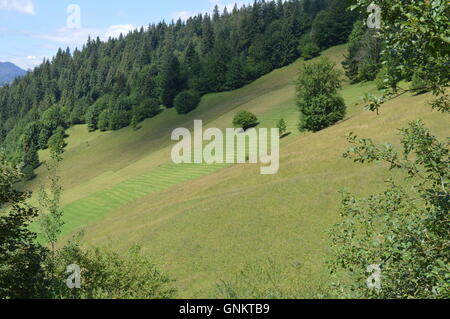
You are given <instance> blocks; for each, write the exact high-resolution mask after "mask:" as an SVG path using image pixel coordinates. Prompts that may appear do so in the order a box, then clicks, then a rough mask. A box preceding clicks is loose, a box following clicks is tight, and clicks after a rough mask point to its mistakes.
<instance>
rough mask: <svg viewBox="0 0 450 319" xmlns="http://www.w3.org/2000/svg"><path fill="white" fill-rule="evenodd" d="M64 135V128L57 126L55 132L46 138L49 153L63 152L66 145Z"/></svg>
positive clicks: (59, 154)
mask: <svg viewBox="0 0 450 319" xmlns="http://www.w3.org/2000/svg"><path fill="white" fill-rule="evenodd" d="M65 136H66V133H65V131H64V128H62V127H58V129H57V130H56V133H55V134H53V135H52V136H51V137H50V139H49V140H48V147H49V149H50V152H51V153H54V154H57V155H58V156H61V155H62V153H64V147H65V146H66V142H65V141H64V138H65Z"/></svg>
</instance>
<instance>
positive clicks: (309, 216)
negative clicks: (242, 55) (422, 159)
mask: <svg viewBox="0 0 450 319" xmlns="http://www.w3.org/2000/svg"><path fill="white" fill-rule="evenodd" d="M344 52H345V47H344V46H339V47H335V48H332V49H330V50H327V51H326V52H325V53H324V54H323V55H325V56H327V57H329V58H330V59H332V60H334V61H336V62H339V61H340V60H342V57H343V53H344ZM302 63H304V62H302V61H298V62H296V63H294V64H293V65H290V66H288V67H285V68H283V69H280V70H276V71H274V72H272V73H270V74H268V75H267V76H265V77H263V78H261V79H259V80H258V81H256V82H254V83H252V84H250V85H248V86H246V87H244V88H242V89H240V90H237V91H233V92H226V93H219V94H212V95H208V96H206V97H204V99H203V101H202V103H201V105H200V107H199V108H198V109H197V110H195V111H194V112H192V113H191V114H189V115H186V116H178V115H176V114H175V112H174V111H173V110H167V111H165V112H164V113H162V114H161V115H159V116H158V117H156V118H154V119H149V120H147V121H145V122H144V123H143V125H142V128H141V130H139V131H137V132H134V131H132V130H131V129H124V130H121V131H118V132H109V133H87V131H86V128H85V127H84V126H78V127H74V128H72V129H71V130H70V131H69V134H70V137H69V139H68V143H69V144H68V147H67V151H66V153H65V154H64V161H63V163H62V166H61V172H60V175H61V176H62V181H63V186H64V188H65V195H64V199H63V200H64V203H65V204H67V205H66V207H65V213H66V221H67V224H66V226H65V229H64V231H65V234H69V233H70V232H73V231H75V230H77V229H80V228H85V230H86V240H87V242H88V243H90V244H100V245H110V244H111V245H113V246H114V247H115V248H117V249H119V250H122V249H126V248H128V247H130V246H131V245H134V244H139V245H141V246H142V247H143V249H144V251H145V252H146V253H147V254H149V255H151V256H152V257H153V258H154V259H155V261H156V263H157V264H159V265H160V267H161V268H162V269H165V270H166V271H167V272H168V273H169V275H171V276H172V277H174V278H176V279H177V286H178V288H179V297H213V296H214V294H215V284H216V283H217V282H218V281H219V280H220V279H229V278H232V277H233V276H234V274H235V273H236V272H238V271H239V270H240V269H241V267H242V266H244V265H245V264H247V263H257V262H261V260H264V259H265V258H266V257H271V258H273V259H274V260H276V261H277V262H278V263H279V264H280V265H282V266H283V268H284V269H285V270H286V272H287V274H289V275H290V276H294V277H295V278H296V279H297V281H298V286H299V290H300V293H301V294H302V296H300V297H309V295H308V291H312V290H314V289H316V288H317V287H319V286H320V285H321V284H324V283H326V282H328V274H327V270H326V265H325V260H326V258H327V256H328V255H329V240H328V235H327V231H328V230H329V227H330V226H331V225H332V224H333V223H335V222H336V221H337V218H338V206H339V194H338V191H339V190H340V189H342V188H343V187H347V188H348V189H349V190H351V191H353V192H357V193H361V194H368V193H372V192H374V191H376V190H379V189H381V188H382V187H383V180H384V179H385V178H386V175H385V168H384V167H382V166H380V165H369V166H360V165H356V164H353V163H352V162H350V161H348V160H345V159H343V158H342V153H343V152H344V151H345V150H346V148H347V143H346V139H345V136H346V135H347V133H348V132H350V131H353V132H357V133H358V134H360V135H362V136H369V137H374V138H375V139H376V140H377V141H380V142H383V141H394V142H395V141H398V136H397V134H398V130H397V129H398V128H400V127H403V126H405V125H406V124H407V122H408V121H409V120H412V119H416V118H422V119H423V120H424V121H425V122H426V123H427V124H428V125H429V126H431V127H432V128H433V130H434V132H435V133H438V134H439V135H441V136H445V134H446V133H447V134H448V127H447V126H446V123H445V121H444V120H443V119H442V116H441V115H440V114H439V113H437V112H431V111H430V108H429V107H428V106H426V105H425V103H426V101H427V99H429V98H430V97H429V96H427V95H421V96H403V97H401V98H399V99H397V100H395V101H393V102H391V103H388V104H386V105H385V106H384V107H383V109H382V112H381V114H380V115H379V116H377V115H376V114H374V113H371V112H367V111H365V110H363V108H362V106H361V104H360V103H359V102H360V101H361V96H362V95H363V94H364V93H365V92H373V91H374V86H373V84H371V83H366V84H362V85H361V84H359V85H349V84H346V85H345V87H344V89H343V91H342V92H341V94H342V95H343V96H344V98H345V100H346V102H347V105H348V106H349V112H348V113H349V114H348V117H347V119H346V120H345V121H343V122H341V123H339V124H338V125H335V126H333V127H331V128H328V129H326V130H323V131H321V132H319V133H315V134H312V133H302V134H300V133H299V132H298V131H297V130H296V123H297V120H298V116H299V115H298V112H297V110H296V107H295V102H294V99H295V86H294V80H295V79H296V77H297V74H298V70H299V68H300V66H301V64H302ZM241 109H245V110H248V111H252V112H254V113H255V114H256V115H257V116H258V117H259V119H260V121H261V127H273V126H274V125H275V124H276V122H277V121H278V120H279V119H280V118H281V117H284V118H285V119H286V120H287V122H288V127H289V131H291V132H292V134H291V135H289V136H288V137H287V138H285V139H283V141H282V146H281V162H280V172H279V173H278V174H276V175H269V176H267V175H266V176H264V175H260V174H259V168H260V165H248V164H243V165H227V166H225V165H224V166H217V165H213V166H209V165H200V166H195V165H184V166H176V165H174V164H171V163H170V150H171V145H173V143H172V142H171V141H170V132H171V131H172V129H173V128H175V127H192V124H193V120H194V119H203V120H204V121H205V123H206V126H210V127H219V128H226V127H229V126H230V124H231V121H232V118H233V116H234V114H235V113H236V112H237V111H238V110H241ZM41 155H42V158H46V156H48V155H47V154H45V153H43V154H41ZM38 173H39V178H38V179H37V180H35V181H34V182H33V184H32V187H34V188H36V187H37V185H38V184H39V183H40V182H42V180H43V175H44V174H43V168H42V169H41V170H40V171H38ZM286 284H290V285H292V282H290V281H289V282H286Z"/></svg>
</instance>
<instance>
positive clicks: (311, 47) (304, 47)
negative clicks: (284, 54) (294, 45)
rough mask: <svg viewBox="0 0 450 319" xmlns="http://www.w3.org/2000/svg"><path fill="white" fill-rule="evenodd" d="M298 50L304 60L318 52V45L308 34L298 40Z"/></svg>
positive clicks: (313, 56) (316, 54)
mask: <svg viewBox="0 0 450 319" xmlns="http://www.w3.org/2000/svg"><path fill="white" fill-rule="evenodd" d="M299 50H300V52H301V56H302V58H304V59H305V60H310V59H312V58H315V57H316V56H318V55H319V53H320V48H319V46H318V45H317V44H316V43H314V42H313V41H312V40H311V36H310V35H309V34H307V35H305V36H303V38H302V39H301V40H300V45H299Z"/></svg>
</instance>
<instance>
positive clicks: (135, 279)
mask: <svg viewBox="0 0 450 319" xmlns="http://www.w3.org/2000/svg"><path fill="white" fill-rule="evenodd" d="M74 263H75V264H77V265H79V266H80V268H81V288H80V289H68V288H67V286H66V282H65V280H59V281H56V282H55V285H54V286H52V289H51V291H50V292H51V294H52V295H51V298H57V299H61V298H62V299H168V298H171V297H173V295H174V293H175V289H174V288H173V286H172V280H170V279H169V278H168V277H167V276H166V275H164V274H162V273H161V272H160V271H159V270H158V269H157V267H156V266H155V265H154V263H153V262H152V260H151V259H150V258H148V257H146V256H144V255H143V254H142V253H141V252H140V249H139V247H133V248H132V249H130V250H129V251H128V252H126V253H125V254H119V253H117V252H115V251H113V250H112V249H108V248H91V249H82V248H81V247H80V244H79V242H78V241H77V240H75V241H71V242H70V243H69V244H68V245H66V246H65V247H64V248H62V249H60V250H59V251H58V252H57V255H56V269H55V276H56V277H57V278H63V279H65V278H67V276H68V274H67V272H66V267H67V266H68V265H71V264H74Z"/></svg>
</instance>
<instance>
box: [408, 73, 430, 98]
mask: <svg viewBox="0 0 450 319" xmlns="http://www.w3.org/2000/svg"><path fill="white" fill-rule="evenodd" d="M423 78H424V76H423V75H422V71H421V70H417V71H416V72H414V74H413V77H412V79H411V86H410V90H411V91H412V92H414V93H416V94H422V93H426V92H427V91H428V90H429V88H430V85H429V84H428V83H427V82H426V81H425V80H424V79H423Z"/></svg>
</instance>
